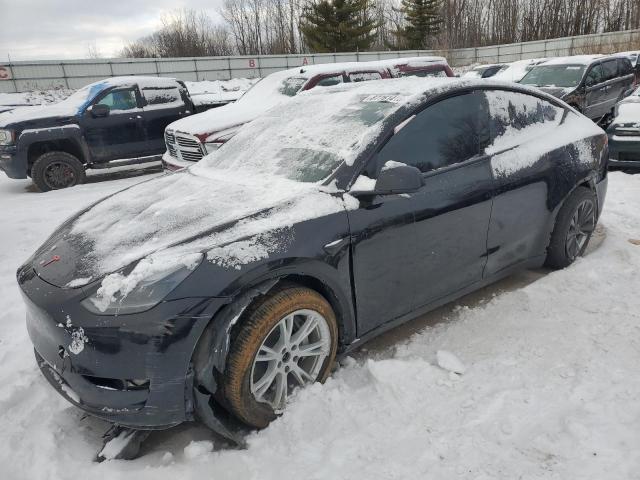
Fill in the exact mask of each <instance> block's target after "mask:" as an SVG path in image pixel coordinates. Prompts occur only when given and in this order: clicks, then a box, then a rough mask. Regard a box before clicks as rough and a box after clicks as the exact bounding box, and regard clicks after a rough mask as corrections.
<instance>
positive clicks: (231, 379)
mask: <svg viewBox="0 0 640 480" xmlns="http://www.w3.org/2000/svg"><path fill="white" fill-rule="evenodd" d="M294 312H298V315H296V316H292V317H290V315H291V314H292V313H294ZM300 312H303V313H300ZM307 312H311V313H307ZM317 315H319V316H320V317H321V319H320V318H319V317H317ZM287 318H291V322H290V323H291V325H292V328H291V329H290V330H289V332H290V334H291V339H292V342H291V346H290V348H289V349H287V348H286V347H284V346H282V345H283V340H282V339H283V328H286V327H285V325H286V322H287V320H286V319H287ZM313 318H315V320H316V324H317V325H318V326H317V327H314V329H313V330H311V331H310V332H311V333H310V334H309V335H308V336H305V337H304V338H302V339H301V340H300V343H299V345H298V346H295V340H296V334H298V333H303V332H302V328H301V327H302V326H303V325H312V324H313V322H311V323H309V324H307V323H306V322H308V321H310V319H313ZM322 320H324V322H323V321H322ZM325 327H326V328H325ZM326 335H329V337H330V338H325V337H326ZM284 336H286V335H284ZM318 339H319V340H318ZM276 340H277V342H276ZM305 341H308V343H307V344H306V345H305ZM320 344H322V347H317V348H308V351H309V352H310V351H313V352H316V351H318V352H320V351H322V354H319V355H316V356H313V355H309V356H301V357H296V356H295V354H296V353H298V354H300V353H301V352H302V351H303V349H304V347H305V346H308V345H320ZM337 344H338V327H337V323H336V317H335V314H334V312H333V310H332V308H331V306H330V305H329V303H328V302H327V301H326V300H325V299H324V297H323V296H322V295H320V294H319V293H317V292H315V291H314V290H310V289H308V288H304V287H298V286H290V287H284V288H282V289H280V290H277V291H276V292H274V293H273V294H269V295H268V296H266V297H265V298H264V299H263V300H262V301H261V302H260V303H259V304H257V305H255V306H254V307H252V308H251V310H250V311H249V312H248V316H247V318H246V319H245V321H244V322H243V323H242V326H241V328H240V330H239V331H238V332H237V336H236V337H235V338H234V339H233V343H232V346H231V350H230V352H229V356H228V358H227V363H226V365H227V366H226V371H225V375H224V380H223V381H224V398H225V403H226V404H227V405H228V407H229V408H230V410H231V411H232V413H234V414H235V415H236V416H237V417H238V418H239V419H240V420H241V421H242V422H244V423H246V424H247V425H249V426H252V427H257V428H264V427H266V426H267V425H268V424H269V422H271V421H272V420H274V419H275V418H276V415H277V413H280V411H281V409H282V408H284V404H285V402H286V397H287V395H288V394H289V392H290V391H292V390H293V389H294V388H297V386H300V384H301V381H300V380H299V379H302V380H303V382H302V383H304V382H307V383H312V382H324V381H325V380H326V378H327V377H328V376H329V373H330V371H331V367H332V365H333V363H334V361H335V356H336V350H337ZM279 345H280V346H279ZM265 346H268V347H269V348H270V349H271V350H270V351H271V352H272V353H277V354H276V355H273V354H267V353H266V351H265V350H263V348H264V347H265ZM279 349H281V350H286V352H284V353H282V351H280V352H277V350H279ZM259 351H260V352H263V354H264V355H265V358H267V357H269V358H271V357H273V358H274V359H273V360H259V359H257V356H258V352H259ZM309 352H307V353H309ZM294 364H295V365H297V366H298V367H297V369H296V370H294V368H296V367H294V366H293V365H294ZM312 365H313V368H312ZM254 370H255V371H254ZM285 370H286V371H285ZM300 370H305V371H308V373H307V377H303V376H302V375H301V373H300ZM270 371H277V372H279V373H277V374H275V376H273V380H272V381H271V382H262V383H260V381H262V380H264V379H266V378H271V375H268V373H269V372H270ZM316 372H317V373H316ZM312 377H314V378H312ZM285 379H286V382H284V380H285ZM283 382H284V383H283ZM260 385H266V387H260ZM279 385H286V389H284V388H283V387H280V391H284V392H285V395H284V400H285V402H282V403H281V404H280V406H275V405H274V403H276V402H278V401H279V400H278V399H282V396H281V395H280V396H279V394H278V390H279ZM254 391H256V394H254V393H253V392H254ZM258 392H263V394H262V395H261V396H260V394H259V393H258ZM259 396H260V398H261V401H259V400H258V399H257V398H258V397H259ZM270 402H272V403H270Z"/></svg>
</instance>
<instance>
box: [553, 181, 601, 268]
mask: <svg viewBox="0 0 640 480" xmlns="http://www.w3.org/2000/svg"><path fill="white" fill-rule="evenodd" d="M597 218H598V217H597V201H596V196H595V195H594V194H593V192H592V191H591V190H589V189H588V188H585V187H579V188H577V189H576V190H575V191H574V192H573V193H572V194H571V195H570V196H569V198H568V199H567V200H566V202H565V203H564V205H563V206H562V208H561V209H560V212H559V213H558V218H557V219H556V225H555V227H554V229H553V233H552V234H551V242H550V243H549V248H548V249H547V260H546V265H547V266H549V267H552V268H565V267H568V266H569V265H571V264H572V263H573V262H574V261H575V260H576V258H578V257H579V256H581V255H582V254H584V251H585V250H586V249H587V245H588V244H589V240H590V239H591V235H592V234H593V231H594V230H595V228H596V222H597Z"/></svg>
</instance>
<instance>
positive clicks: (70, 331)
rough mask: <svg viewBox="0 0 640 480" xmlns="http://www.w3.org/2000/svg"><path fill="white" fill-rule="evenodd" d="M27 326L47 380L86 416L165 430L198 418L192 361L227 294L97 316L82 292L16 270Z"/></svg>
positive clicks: (133, 426)
mask: <svg viewBox="0 0 640 480" xmlns="http://www.w3.org/2000/svg"><path fill="white" fill-rule="evenodd" d="M18 280H19V283H20V286H21V289H22V292H23V296H24V300H25V303H26V310H27V330H28V332H29V336H30V338H31V341H32V342H33V345H34V349H35V353H36V359H37V362H38V365H39V367H40V369H41V371H42V373H43V374H44V376H45V378H46V379H47V380H48V381H49V383H51V385H53V387H54V388H55V389H56V390H57V391H58V392H59V393H60V394H61V395H62V396H64V397H65V398H66V399H67V400H68V401H69V402H71V403H73V404H74V405H76V406H78V407H79V408H81V409H83V410H84V411H86V412H87V413H89V414H91V415H94V416H96V417H99V418H102V419H104V420H107V421H109V422H113V423H116V424H118V425H122V426H126V427H129V428H135V429H164V428H169V427H172V426H175V425H177V424H179V423H182V422H184V421H189V420H193V419H194V398H193V374H192V372H191V371H190V369H191V358H192V355H193V352H194V349H195V346H196V344H197V342H198V339H199V338H200V336H201V335H202V332H203V331H204V329H205V327H206V326H207V324H209V322H210V320H211V318H212V317H213V316H214V314H215V313H216V312H217V311H218V310H219V309H220V308H221V307H222V306H223V305H225V304H226V303H228V300H227V299H226V298H215V297H214V298H185V299H179V300H173V301H167V302H162V303H160V304H159V305H157V306H156V307H154V308H152V309H151V310H149V311H147V312H144V313H138V314H135V315H120V316H98V315H93V314H91V313H90V312H88V311H86V310H84V308H83V307H82V306H81V305H80V302H79V301H78V300H79V298H81V297H83V296H84V294H83V292H82V290H81V289H63V288H59V287H55V286H53V285H50V284H48V283H47V282H45V281H44V280H42V279H41V278H39V277H38V276H37V275H36V274H35V273H34V272H33V270H32V269H30V270H29V269H23V270H22V271H19V273H18Z"/></svg>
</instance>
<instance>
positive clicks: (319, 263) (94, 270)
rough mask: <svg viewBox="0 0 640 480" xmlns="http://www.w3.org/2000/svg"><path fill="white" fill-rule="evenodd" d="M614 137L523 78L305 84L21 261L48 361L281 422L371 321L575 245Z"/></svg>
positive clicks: (147, 414)
mask: <svg viewBox="0 0 640 480" xmlns="http://www.w3.org/2000/svg"><path fill="white" fill-rule="evenodd" d="M607 158H608V153H607V136H606V135H605V133H604V132H603V131H602V130H601V129H600V128H599V127H597V126H596V125H594V124H593V123H592V122H591V121H589V120H588V119H587V118H585V117H583V116H582V115H580V114H579V113H577V112H576V111H575V110H573V109H572V108H570V107H569V106H568V105H566V104H565V103H563V102H562V101H560V100H558V99H556V98H554V97H552V96H550V95H547V94H545V93H543V92H540V91H538V90H534V89H531V88H528V87H523V86H518V85H515V84H509V85H507V84H501V83H497V82H491V81H487V80H459V79H423V78H407V79H398V80H384V81H371V82H363V83H357V84H348V85H340V86H335V87H328V88H324V89H317V91H316V90H314V91H311V92H308V93H305V94H301V95H299V96H296V97H295V98H294V99H292V100H291V101H290V102H287V103H286V104H283V105H281V106H278V107H275V108H274V109H272V110H270V111H269V112H268V113H266V114H265V115H264V116H262V117H260V118H258V119H256V120H255V121H253V122H251V123H250V124H247V125H246V126H245V127H243V128H242V129H241V130H240V131H239V133H238V134H237V135H236V136H235V137H233V139H231V140H229V142H228V143H227V144H225V145H224V146H223V147H222V148H220V149H219V150H218V151H216V152H214V153H213V154H211V155H209V156H207V157H206V158H205V159H203V160H202V161H201V162H199V163H198V164H197V165H194V166H193V167H191V168H189V169H186V170H182V171H179V172H176V173H172V174H168V175H165V176H162V177H159V178H155V179H152V180H149V181H146V182H143V183H140V184H138V185H135V186H133V187H130V188H128V189H126V190H123V191H121V192H119V193H117V194H115V195H112V196H110V197H107V198H105V199H103V200H101V201H100V202H98V203H96V204H94V205H91V206H90V207H87V208H86V209H84V210H83V211H81V212H79V213H78V214H76V215H75V216H73V217H72V218H70V219H69V220H67V221H66V222H65V223H64V224H63V225H61V226H60V227H59V228H58V229H57V230H56V231H55V232H54V233H53V235H52V236H51V237H50V238H49V239H48V240H47V241H46V242H45V243H44V245H42V247H40V249H39V250H38V251H37V252H35V253H34V255H33V256H32V257H31V258H30V259H29V260H28V261H27V262H26V263H25V264H24V265H23V266H22V267H21V268H20V269H19V271H18V274H17V277H18V282H19V284H20V287H21V289H22V292H23V293H24V299H25V302H26V305H27V326H28V330H29V334H30V337H31V340H32V341H33V345H34V347H35V355H36V359H37V362H38V365H39V366H40V368H41V370H42V372H43V374H44V376H45V377H46V378H47V379H48V380H49V382H50V383H51V384H52V385H53V386H54V387H55V388H56V390H57V391H58V392H59V393H60V394H61V395H63V396H64V397H66V398H67V400H69V401H70V402H72V403H73V404H75V405H77V406H78V407H80V408H81V409H83V410H85V411H86V412H88V413H90V414H92V415H95V416H98V417H101V418H103V419H106V420H107V421H110V422H113V423H114V424H118V425H121V426H125V427H129V428H132V429H140V430H151V429H161V428H168V427H171V426H174V425H177V424H180V423H182V422H185V421H190V420H194V419H198V420H200V421H203V422H204V423H205V424H206V425H208V426H209V427H211V428H213V429H215V430H217V431H218V432H219V433H222V434H228V433H229V431H230V430H231V428H230V426H231V425H233V422H237V424H239V425H242V424H244V425H247V426H250V427H258V428H259V427H265V426H266V425H267V424H268V423H269V422H270V421H271V420H273V419H274V418H275V417H276V416H277V415H278V414H279V413H280V412H281V411H282V410H283V409H284V408H285V406H286V403H287V397H288V396H289V395H291V393H292V391H293V390H294V389H296V388H299V387H302V386H304V385H306V384H309V383H312V382H322V381H323V380H325V379H326V378H327V376H328V375H329V373H330V371H331V368H332V365H333V364H334V359H335V358H336V356H337V355H341V354H344V353H346V352H348V351H350V350H351V349H353V348H355V347H357V346H359V345H361V344H362V343H363V342H365V341H366V340H367V339H370V338H371V337H374V336H376V335H378V334H380V333H381V332H383V331H384V330H386V329H389V328H391V327H393V326H395V325H397V324H399V323H401V322H405V321H407V320H409V319H411V318H413V317H415V316H417V315H419V314H421V313H423V312H425V311H427V310H430V309H433V308H435V307H436V306H439V305H441V304H443V303H445V302H450V301H452V300H454V299H456V298H458V297H460V296H462V295H465V294H466V293H468V292H470V291H472V290H475V289H477V288H479V287H481V286H483V285H486V284H488V283H490V282H494V281H496V280H497V279H499V278H502V277H504V276H506V275H509V274H510V273H512V272H514V271H515V270H517V269H522V268H530V267H539V266H541V265H543V264H546V265H548V266H550V267H553V268H563V267H567V266H569V265H570V264H571V263H572V262H573V261H574V260H575V259H576V258H577V257H578V256H580V255H581V254H582V253H583V252H584V250H585V248H586V246H587V243H588V242H589V239H590V237H591V234H592V232H593V230H594V228H595V225H596V222H597V219H598V216H599V214H600V212H601V210H602V206H603V201H604V197H605V193H606V185H607V177H606V175H607V173H606V167H607V165H606V162H607Z"/></svg>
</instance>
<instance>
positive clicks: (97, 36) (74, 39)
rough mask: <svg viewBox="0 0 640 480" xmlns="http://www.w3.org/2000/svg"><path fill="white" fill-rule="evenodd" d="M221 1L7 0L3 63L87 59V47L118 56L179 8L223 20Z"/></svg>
mask: <svg viewBox="0 0 640 480" xmlns="http://www.w3.org/2000/svg"><path fill="white" fill-rule="evenodd" d="M220 2H221V0H191V1H186V0H135V1H131V0H109V1H97V0H64V1H62V0H57V1H56V0H19V1H10V0H7V1H6V3H5V2H4V1H3V2H0V3H3V4H4V5H3V8H2V9H3V15H2V17H3V19H2V27H1V28H0V61H2V60H4V59H6V58H7V55H11V59H12V60H49V59H69V58H85V57H86V56H87V51H88V47H89V45H95V46H96V47H97V49H98V50H99V51H100V52H101V54H102V55H103V56H115V55H117V53H118V52H119V51H120V49H121V48H122V47H123V46H124V45H125V44H126V43H128V42H131V41H133V40H136V39H137V38H140V37H142V36H144V35H148V34H150V33H151V32H153V31H154V30H155V29H157V28H158V27H159V26H160V19H161V17H162V15H163V14H165V13H168V12H170V11H172V10H175V9H178V8H193V9H196V10H204V11H206V13H207V14H209V15H210V16H211V17H212V18H214V19H217V20H219V18H220V17H219V15H218V14H217V6H218V5H219V4H220Z"/></svg>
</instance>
